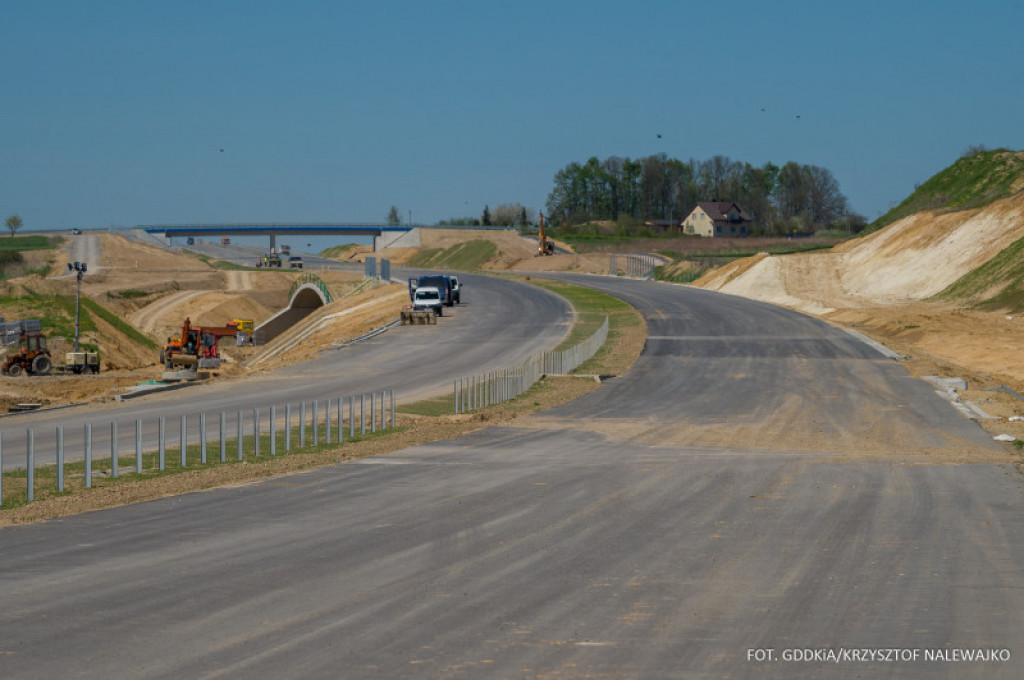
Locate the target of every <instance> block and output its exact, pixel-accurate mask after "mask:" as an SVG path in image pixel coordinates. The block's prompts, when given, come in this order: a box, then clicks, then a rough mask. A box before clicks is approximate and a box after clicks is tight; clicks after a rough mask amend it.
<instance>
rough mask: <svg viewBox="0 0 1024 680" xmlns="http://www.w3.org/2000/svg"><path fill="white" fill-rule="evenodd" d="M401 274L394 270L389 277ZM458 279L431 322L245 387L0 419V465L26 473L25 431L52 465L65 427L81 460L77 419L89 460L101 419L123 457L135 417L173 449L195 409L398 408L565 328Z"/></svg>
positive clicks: (523, 295) (555, 310) (517, 298)
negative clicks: (351, 398) (458, 289)
mask: <svg viewBox="0 0 1024 680" xmlns="http://www.w3.org/2000/svg"><path fill="white" fill-rule="evenodd" d="M78 238H82V237H78ZM404 273H405V272H400V273H399V272H396V278H397V277H399V276H400V275H404ZM460 280H461V281H462V282H463V283H464V285H465V288H464V292H463V297H462V304H460V305H457V306H455V307H452V308H446V312H445V315H444V316H443V317H441V318H440V319H439V320H438V324H437V325H436V326H396V327H394V328H392V329H390V330H388V331H387V332H386V333H384V334H382V335H379V336H377V337H375V338H373V339H370V340H366V341H362V342H358V343H355V344H352V345H349V346H346V347H343V348H341V349H338V350H331V351H328V352H325V353H324V354H322V355H321V356H320V357H318V358H316V359H314V360H311V361H306V362H302V363H299V364H293V365H291V366H288V367H287V368H283V369H279V370H276V371H271V372H268V373H267V374H265V375H262V376H260V377H255V378H246V379H245V380H244V381H241V380H226V381H222V382H218V383H211V384H208V385H197V386H194V387H188V388H185V389H183V390H177V391H171V392H163V393H158V394H153V395H147V396H144V397H139V398H137V399H133V400H130V401H126V402H122V403H120V404H117V403H111V404H106V405H95V404H94V405H89V406H83V407H76V408H72V409H62V410H55V411H46V412H40V413H30V414H25V415H18V416H6V417H3V418H0V433H2V436H3V441H2V443H3V469H5V470H9V469H13V468H18V467H21V468H24V467H25V456H26V443H25V442H26V438H27V429H28V428H32V429H33V431H34V433H35V461H36V464H37V465H44V464H47V463H53V462H55V460H56V443H55V442H56V434H55V433H56V427H57V425H62V426H63V427H64V437H65V458H66V460H68V461H72V460H81V459H82V458H83V457H84V450H85V447H84V443H83V440H84V436H85V435H84V431H85V423H92V424H93V451H94V452H95V454H94V455H96V456H97V457H98V456H101V455H105V456H109V455H110V453H109V452H110V443H109V442H110V422H111V421H116V422H117V423H118V433H119V434H118V438H119V442H120V443H119V447H120V449H119V450H120V451H121V452H122V454H126V455H127V454H130V453H131V452H133V451H134V446H135V444H134V442H135V421H136V419H141V420H142V421H143V440H144V442H143V443H144V446H145V447H146V448H147V450H152V449H154V448H155V446H156V441H157V440H156V437H157V428H158V421H159V418H160V417H164V418H166V423H167V437H168V441H169V442H175V443H176V442H177V441H178V429H179V423H180V417H181V416H182V415H185V416H186V418H187V422H186V427H187V428H189V429H190V431H191V432H192V434H191V435H190V437H191V438H192V439H193V440H195V439H197V438H198V423H199V414H200V413H202V412H205V413H207V414H208V416H207V418H208V419H209V422H210V423H213V419H215V418H216V417H217V414H218V413H219V412H220V411H224V412H225V414H226V420H227V431H228V432H229V433H234V432H236V431H237V425H236V423H237V414H238V411H239V410H242V411H243V418H245V419H249V418H250V417H251V414H252V409H253V408H254V407H261V413H262V414H264V417H265V415H266V414H267V413H269V407H270V406H271V405H278V406H279V409H278V411H279V417H282V418H283V413H284V405H285V404H287V403H291V404H293V405H294V406H295V408H296V409H297V408H298V403H299V402H301V401H306V402H307V403H308V402H310V401H311V400H313V399H319V400H324V399H327V398H332V399H336V398H338V397H342V396H348V395H355V396H357V397H358V395H360V394H369V393H371V392H375V391H376V392H380V391H384V390H387V391H390V390H392V389H393V390H395V396H396V399H397V400H398V402H399V403H409V402H413V401H417V400H419V399H423V398H425V397H427V396H432V395H437V394H443V393H445V392H446V391H448V390H451V389H452V380H453V379H454V378H457V377H462V376H468V375H471V374H475V373H479V372H484V371H488V370H493V369H497V368H503V367H507V366H512V365H515V364H516V363H518V362H519V361H521V360H522V359H523V358H525V357H526V356H529V355H530V354H532V353H534V352H538V351H543V350H547V349H550V348H551V347H553V346H554V345H556V344H557V343H558V342H559V341H560V340H561V339H562V338H563V337H564V335H565V333H566V332H568V330H569V325H570V323H571V320H572V310H571V308H570V307H569V305H568V304H567V303H566V302H565V301H564V300H563V299H562V298H560V297H558V296H556V295H553V294H551V293H548V292H547V291H544V290H542V289H539V288H536V287H533V286H528V285H525V284H522V283H516V282H513V281H507V280H503V279H497V278H493V277H487V276H474V275H465V276H464V277H460ZM296 412H297V411H296ZM346 417H347V416H346ZM189 423H191V424H189ZM245 427H246V428H249V427H251V424H250V423H248V422H247V424H246V425H245ZM211 432H212V430H211Z"/></svg>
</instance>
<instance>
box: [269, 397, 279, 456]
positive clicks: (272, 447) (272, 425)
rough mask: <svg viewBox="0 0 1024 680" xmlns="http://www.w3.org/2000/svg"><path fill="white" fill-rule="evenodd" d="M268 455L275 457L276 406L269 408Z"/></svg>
mask: <svg viewBox="0 0 1024 680" xmlns="http://www.w3.org/2000/svg"><path fill="white" fill-rule="evenodd" d="M270 455H271V456H274V455H277V406H271V407H270Z"/></svg>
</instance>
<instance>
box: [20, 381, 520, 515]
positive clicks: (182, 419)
mask: <svg viewBox="0 0 1024 680" xmlns="http://www.w3.org/2000/svg"><path fill="white" fill-rule="evenodd" d="M498 376H499V373H497V372H494V373H490V374H488V375H487V377H486V378H482V377H479V376H478V377H476V378H475V379H473V380H472V382H467V379H462V378H460V379H458V380H456V381H455V392H456V394H455V402H454V403H455V407H456V412H458V410H460V408H461V409H465V406H466V404H467V403H468V402H467V401H466V400H473V403H475V404H478V405H479V404H481V403H488V404H489V403H494V402H495V400H496V399H498V398H499V396H500V395H501V394H502V390H501V388H500V387H499V385H498V383H497V380H498ZM367 396H369V399H370V404H369V413H367V408H366V407H367V404H366V399H367ZM336 399H337V402H336V406H335V404H332V401H334V398H330V397H329V398H328V399H327V401H326V404H324V418H325V421H324V423H323V424H324V437H323V443H325V444H330V443H331V442H332V439H333V440H334V441H335V442H336V443H338V444H342V443H344V440H345V397H344V396H339V397H336ZM389 399H390V413H389V412H388V411H389V404H388V400H389ZM299 407H300V417H299V421H300V422H299V428H300V429H299V440H300V445H301V446H302V447H305V445H306V427H307V424H308V423H307V422H306V403H305V402H304V401H303V402H300V404H299ZM396 409H397V404H396V399H395V390H394V389H390V390H382V391H380V392H370V393H369V394H368V395H367V393H363V394H360V395H359V415H358V421H359V425H358V429H359V434H361V435H365V434H366V433H367V427H366V426H367V423H366V420H367V415H369V420H370V423H369V425H370V433H371V434H372V433H376V432H378V431H381V432H383V431H386V430H387V429H389V428H391V429H394V428H395V427H396V422H397V413H396ZM335 413H337V416H335V415H334V414H335ZM311 416H312V423H311V424H312V427H313V436H312V445H313V446H318V445H319V444H320V429H319V428H320V402H319V400H318V399H315V400H313V408H312V413H311ZM335 417H336V418H337V423H336V424H335V423H334V422H333V421H334V418H335ZM188 420H189V419H188V416H187V415H184V414H183V415H180V416H179V424H178V445H179V455H180V459H179V467H180V468H181V469H184V468H187V467H188V464H189V463H188ZM252 420H253V422H252V437H253V448H252V454H253V456H254V457H257V458H258V457H259V456H260V455H261V439H262V431H261V428H262V419H261V418H260V409H259V408H258V407H255V408H253V412H252ZM356 420H357V417H356V396H355V395H348V427H349V438H350V439H351V438H354V437H355V435H356ZM284 421H285V422H284V429H285V432H284V436H285V450H286V451H290V450H291V404H285V413H284ZM198 422H199V424H198V437H199V443H198V447H199V460H200V461H201V464H202V465H207V464H208V462H209V460H208V455H207V454H208V446H209V443H210V442H209V441H208V438H209V434H210V433H209V431H208V428H207V414H206V413H199V419H198ZM236 425H237V428H236V430H237V440H236V444H237V455H238V460H240V461H241V460H244V457H245V433H246V428H245V414H244V411H241V410H239V411H238V412H237V421H236ZM277 425H278V423H277V406H276V405H271V406H270V426H269V430H270V432H269V437H270V455H271V456H273V455H275V454H276V453H277V435H278V431H277ZM92 426H93V424H92V423H85V426H84V434H83V449H84V475H83V477H84V486H85V488H91V487H92V462H93V451H92V443H93V438H92ZM218 426H219V427H218V431H217V434H216V435H215V436H216V438H217V443H218V444H219V451H220V456H219V459H220V462H221V463H224V462H226V452H227V416H226V413H225V412H224V411H220V412H219V413H218ZM335 427H336V428H337V430H336V432H337V436H336V437H334V436H332V430H334V428H335ZM142 430H143V422H142V419H141V418H136V420H135V465H134V467H135V472H136V474H140V475H141V474H142V473H143V472H144V468H145V465H144V458H143V446H142V445H143V441H142V440H143V432H142ZM167 435H168V432H167V419H166V417H165V416H160V417H159V418H158V419H157V443H156V449H157V451H156V452H157V460H156V468H157V469H158V470H160V471H164V470H166V468H167V460H166V454H167ZM119 443H120V442H119V425H118V423H117V421H111V422H110V476H111V478H116V477H119V476H120V458H119V454H120V446H119ZM25 446H26V449H25V467H26V498H27V499H28V500H29V501H34V500H35V472H36V471H35V431H34V430H32V429H31V428H27V429H26V434H25ZM54 448H55V453H56V489H57V491H58V492H61V493H63V492H64V491H65V462H66V456H65V447H64V426H63V425H57V426H56V429H55V441H54ZM2 465H3V433H2V432H0V469H2ZM3 482H4V480H3V475H2V474H0V504H2V503H3V500H4V486H3Z"/></svg>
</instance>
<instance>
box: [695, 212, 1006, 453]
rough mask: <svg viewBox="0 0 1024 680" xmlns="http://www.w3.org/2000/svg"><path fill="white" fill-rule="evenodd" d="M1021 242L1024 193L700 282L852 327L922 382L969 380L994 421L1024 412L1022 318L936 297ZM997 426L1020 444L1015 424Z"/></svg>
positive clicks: (914, 218)
mask: <svg viewBox="0 0 1024 680" xmlns="http://www.w3.org/2000/svg"><path fill="white" fill-rule="evenodd" d="M1022 238H1024V193H1019V194H1017V195H1016V196H1013V197H1011V198H1007V199H1003V200H999V201H995V202H993V203H991V204H989V205H987V206H985V207H983V208H977V209H973V210H965V211H958V212H944V213H942V212H925V213H916V214H914V215H911V216H909V217H906V218H904V219H902V220H900V221H898V222H895V223H893V224H891V225H889V226H887V227H885V228H884V229H882V230H880V231H877V232H875V233H873V234H870V235H868V236H866V237H864V238H862V239H855V240H852V241H847V242H846V243H844V244H841V245H839V246H837V247H835V248H833V249H832V250H830V251H823V252H814V253H800V254H793V255H781V256H769V255H764V254H762V255H759V256H757V257H755V258H747V259H745V260H741V261H739V262H736V263H735V264H733V265H731V266H729V267H722V268H720V269H717V270H714V271H711V272H709V273H708V274H706V275H705V276H703V277H702V278H701V279H698V280H697V281H696V282H695V285H698V286H702V287H705V288H709V289H712V290H718V291H721V292H724V293H731V294H734V295H741V296H744V297H749V298H752V299H757V300H762V301H765V302H771V303H773V304H778V305H781V306H784V307H790V308H792V309H796V310H799V311H802V312H805V313H807V314H812V315H816V316H820V317H822V318H824V319H827V320H829V321H831V322H833V323H836V324H838V325H840V326H846V327H851V328H854V327H855V328H856V329H857V330H859V331H862V332H864V333H866V334H867V335H869V336H871V337H873V338H875V339H876V340H879V341H880V342H882V343H883V344H885V345H887V346H888V347H890V348H892V349H893V350H895V351H897V352H900V353H902V354H904V355H907V356H908V357H909V360H908V362H907V365H908V367H909V368H910V369H911V371H912V372H913V373H915V374H917V375H940V376H946V377H949V376H958V377H966V378H968V380H969V384H970V386H971V388H972V389H971V391H970V394H969V395H968V396H969V397H970V398H971V399H973V400H975V401H976V402H977V403H980V404H981V406H982V408H983V409H985V410H986V411H988V412H990V413H991V414H992V415H997V416H1004V417H1005V416H1008V415H1014V414H1017V413H1020V412H1024V402H1021V401H1019V400H1017V399H1015V398H1013V397H1011V396H1009V395H1007V394H1005V393H1003V392H993V391H988V390H991V389H996V388H998V387H1000V386H1003V385H1005V386H1008V387H1010V388H1012V389H1015V390H1016V391H1018V392H1021V393H1024V316H1020V315H1018V314H1017V313H1016V312H1014V311H1012V310H1007V309H995V310H991V311H981V310H979V309H975V308H973V305H974V304H975V303H977V302H981V301H982V300H983V299H986V296H991V295H993V294H995V293H996V292H998V287H996V289H995V290H986V291H981V292H980V293H979V295H978V296H977V297H975V298H974V299H963V300H957V301H950V300H948V299H944V298H941V297H936V296H938V294H940V293H942V291H944V290H946V289H947V288H949V287H950V286H951V285H953V284H954V283H955V282H957V281H958V280H960V279H961V278H962V277H964V276H966V275H968V274H970V273H971V272H972V271H975V270H977V269H978V268H979V267H981V266H982V265H984V264H985V263H986V262H989V261H991V260H992V259H993V258H995V257H996V256H998V255H999V254H1000V253H1001V252H1003V251H1004V249H1006V248H1008V247H1011V246H1012V245H1013V244H1014V243H1016V242H1018V241H1019V240H1020V239H1022ZM999 427H1001V428H1002V429H1003V430H1006V431H1008V432H1009V433H1010V434H1014V435H1015V436H1018V437H1024V427H1022V426H1021V425H1020V424H1018V423H1000V424H999Z"/></svg>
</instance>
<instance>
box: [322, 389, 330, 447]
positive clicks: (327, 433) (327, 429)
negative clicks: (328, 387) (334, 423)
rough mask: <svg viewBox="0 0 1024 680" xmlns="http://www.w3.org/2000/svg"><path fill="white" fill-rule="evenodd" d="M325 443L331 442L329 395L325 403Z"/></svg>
mask: <svg viewBox="0 0 1024 680" xmlns="http://www.w3.org/2000/svg"><path fill="white" fill-rule="evenodd" d="M324 408H325V409H326V410H325V411H324V444H330V443H331V398H330V397H327V403H326V404H324Z"/></svg>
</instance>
